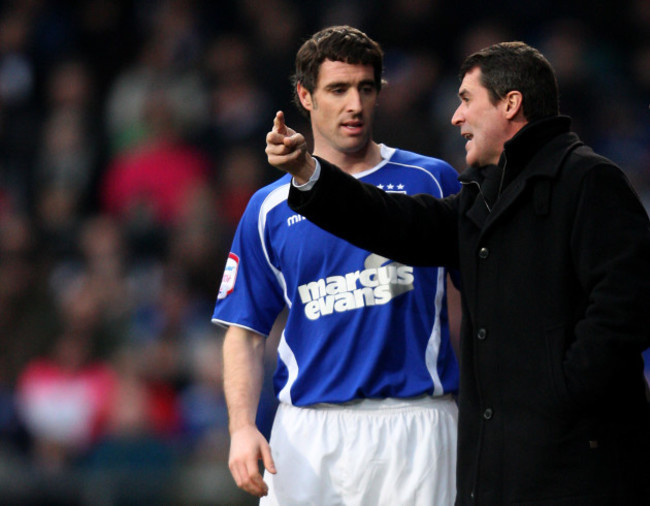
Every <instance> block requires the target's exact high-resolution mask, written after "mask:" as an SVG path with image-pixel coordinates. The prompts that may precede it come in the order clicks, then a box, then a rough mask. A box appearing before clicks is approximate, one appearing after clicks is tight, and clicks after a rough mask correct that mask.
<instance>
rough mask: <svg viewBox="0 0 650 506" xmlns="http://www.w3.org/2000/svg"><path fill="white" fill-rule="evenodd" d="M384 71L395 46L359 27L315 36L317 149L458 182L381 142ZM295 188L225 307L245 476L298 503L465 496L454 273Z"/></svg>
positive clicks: (257, 233)
mask: <svg viewBox="0 0 650 506" xmlns="http://www.w3.org/2000/svg"><path fill="white" fill-rule="evenodd" d="M382 73H383V52H382V50H381V48H380V46H379V45H378V44H377V43H376V42H375V41H373V40H372V39H370V38H369V37H368V36H367V35H366V34H364V33H363V32H361V31H359V30H357V29H354V28H351V27H348V26H336V27H331V28H327V29H325V30H322V31H320V32H318V33H316V34H315V35H313V36H312V37H311V38H310V39H309V40H307V41H306V42H305V43H304V44H303V45H302V47H301V48H300V50H299V51H298V54H297V57H296V73H295V76H294V90H295V96H294V98H295V102H296V104H297V105H298V107H299V108H300V109H301V110H302V111H303V112H304V113H305V114H306V115H307V117H308V118H309V120H310V122H311V128H312V133H313V144H314V146H313V147H314V153H315V154H317V155H319V156H321V157H322V158H324V159H327V160H329V161H331V162H332V163H335V164H336V165H338V166H339V167H341V168H342V169H343V170H345V171H346V172H348V173H349V174H352V175H353V176H354V177H356V178H358V179H360V180H362V181H364V182H367V183H370V184H373V185H375V186H377V187H378V188H381V189H382V190H384V191H387V192H399V193H404V194H417V193H427V194H431V195H434V196H436V197H444V196H446V195H450V194H453V193H455V192H457V191H458V189H459V183H458V181H457V173H456V171H455V170H454V169H453V168H452V167H451V166H450V165H449V164H448V163H446V162H444V161H442V160H438V159H434V158H430V157H426V156H422V155H419V154H416V153H412V152H408V151H404V150H401V149H395V148H391V147H388V146H386V145H383V144H378V143H377V142H375V141H374V140H373V138H372V126H373V119H374V114H375V108H376V105H377V97H378V95H379V92H380V90H381V87H382V84H383V83H382ZM281 118H282V114H281V113H278V118H276V125H280V124H281V123H282V120H281ZM278 128H280V127H278ZM290 183H291V177H290V175H285V176H284V177H282V178H281V179H279V180H278V181H276V182H275V183H273V184H271V185H269V186H267V187H265V188H262V189H261V190H259V191H258V192H257V193H256V194H255V195H254V196H253V197H252V198H251V200H250V202H249V204H248V206H247V209H246V211H245V213H244V215H243V216H242V218H241V221H240V223H239V226H238V228H237V232H236V234H235V238H234V241H233V244H232V248H231V251H230V255H229V257H228V261H227V264H226V267H225V271H224V276H223V280H222V283H221V288H220V290H219V295H218V298H217V303H216V306H215V311H214V315H213V321H214V322H215V323H218V324H222V325H226V326H228V330H227V332H226V337H225V341H224V388H225V392H226V399H227V403H228V411H229V417H230V435H231V447H230V457H229V467H230V470H231V472H232V475H233V477H234V479H235V481H236V483H237V485H238V486H239V487H240V488H242V489H243V490H245V491H247V492H249V493H251V494H253V495H255V496H259V497H262V500H261V503H262V504H281V505H283V506H286V505H291V504H296V505H304V504H322V505H329V504H364V505H365V504H373V505H391V506H392V505H398V504H408V505H436V506H444V505H451V504H453V502H454V498H455V465H456V425H457V408H456V404H455V402H454V400H453V398H452V395H453V394H454V393H455V392H456V391H457V389H458V366H457V362H456V358H455V355H454V352H453V349H452V346H451V343H450V339H449V325H448V318H447V308H446V292H445V288H446V286H445V285H446V279H447V273H446V271H445V270H444V269H443V268H437V267H426V268H422V267H412V266H410V265H405V264H401V263H398V262H394V261H392V260H390V259H388V258H385V257H382V256H380V255H377V254H375V253H373V252H371V251H366V250H363V249H360V248H357V247H354V246H352V245H351V244H349V243H348V242H345V241H342V240H340V239H338V238H336V237H334V236H333V235H330V234H329V233H327V232H325V231H323V230H322V229H320V228H318V227H316V226H314V225H313V224H312V223H310V222H309V221H307V220H304V219H303V218H302V217H301V216H300V215H298V214H296V213H295V212H293V211H291V209H290V208H289V207H288V205H287V196H288V193H289V185H290ZM332 205H336V203H335V202H333V203H332ZM393 232H394V231H391V230H390V229H387V230H386V234H391V233H393ZM285 306H286V307H288V308H289V311H288V316H287V322H286V326H285V328H284V331H283V333H282V336H281V339H280V343H279V346H278V362H277V369H276V371H275V374H274V389H275V393H276V395H277V398H278V400H279V407H278V411H277V413H276V417H275V420H274V423H273V428H272V431H271V437H270V442H267V441H266V439H265V438H264V436H263V435H262V434H261V433H260V431H259V430H258V428H257V427H256V425H255V414H256V409H257V404H258V402H259V397H260V390H261V386H262V378H263V353H264V346H265V338H266V336H268V334H269V332H270V330H271V327H272V325H273V323H274V321H275V320H276V318H277V316H278V314H279V313H280V312H281V311H282V310H283V308H284V307H285ZM259 460H262V461H263V463H264V467H265V468H266V472H265V475H264V478H263V477H262V475H261V474H260V472H259V468H258V463H259Z"/></svg>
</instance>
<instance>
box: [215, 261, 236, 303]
mask: <svg viewBox="0 0 650 506" xmlns="http://www.w3.org/2000/svg"><path fill="white" fill-rule="evenodd" d="M238 270H239V257H238V256H237V255H235V254H234V253H229V254H228V260H226V267H225V268H224V270H223V277H222V278H221V286H220V287H219V295H217V299H225V298H226V297H227V296H228V295H230V294H231V293H232V291H233V290H234V289H235V280H236V279H237V271H238Z"/></svg>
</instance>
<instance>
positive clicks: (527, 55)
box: [459, 41, 560, 122]
mask: <svg viewBox="0 0 650 506" xmlns="http://www.w3.org/2000/svg"><path fill="white" fill-rule="evenodd" d="M476 67H478V68H479V69H480V70H481V84H482V85H483V86H484V87H485V88H487V90H488V93H489V96H490V100H491V102H492V103H493V104H494V103H496V102H498V101H499V100H500V99H502V98H504V97H505V96H506V94H507V93H508V92H510V91H513V90H516V91H519V92H521V94H522V96H523V111H524V117H525V118H526V119H527V120H528V121H529V122H530V121H535V120H538V119H541V118H546V117H548V116H557V115H558V114H559V112H560V106H559V92H558V84H557V77H556V75H555V70H553V67H552V66H551V64H550V63H549V62H548V60H547V59H546V58H545V57H544V55H542V53H540V52H539V51H538V50H537V49H535V48H533V47H531V46H529V45H527V44H525V43H523V42H519V41H515V42H500V43H498V44H494V45H492V46H489V47H486V48H484V49H481V50H480V51H477V52H476V53H473V54H471V55H470V56H468V57H467V58H466V59H465V61H464V62H463V64H462V65H461V67H460V72H459V77H460V79H461V81H462V79H463V78H464V77H465V74H467V72H469V71H470V70H472V69H474V68H476Z"/></svg>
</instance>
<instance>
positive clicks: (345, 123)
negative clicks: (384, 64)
mask: <svg viewBox="0 0 650 506" xmlns="http://www.w3.org/2000/svg"><path fill="white" fill-rule="evenodd" d="M377 95H378V90H377V86H376V85H375V76H374V71H373V68H372V65H361V64H350V63H343V62H340V61H331V60H325V61H324V62H323V63H322V64H321V66H320V70H319V72H318V82H317V83H316V88H315V89H314V92H313V93H311V94H310V93H309V92H308V91H307V90H305V89H304V88H299V96H300V98H301V101H302V104H303V106H304V107H305V108H306V109H307V110H308V111H309V113H310V117H311V126H312V130H313V134H314V151H317V152H318V153H319V154H320V155H322V156H324V157H325V158H327V152H328V151H330V150H334V151H337V152H339V153H357V152H359V151H361V150H363V149H364V148H365V147H366V146H367V145H368V143H369V142H370V139H371V136H372V122H373V119H374V114H375V106H376V104H377Z"/></svg>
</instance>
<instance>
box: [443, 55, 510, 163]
mask: <svg viewBox="0 0 650 506" xmlns="http://www.w3.org/2000/svg"><path fill="white" fill-rule="evenodd" d="M458 96H459V98H460V105H459V106H458V109H456V112H455V113H454V115H453V116H452V118H451V123H452V124H453V125H455V126H457V127H460V134H461V135H462V136H463V137H465V139H467V143H466V144H465V151H466V154H465V161H466V162H467V165H468V166H470V167H482V166H484V165H490V164H496V163H497V162H498V161H499V157H500V156H501V152H502V151H503V144H504V142H505V141H507V140H508V139H509V138H510V137H511V134H509V131H508V121H507V119H506V116H505V114H504V113H505V101H503V100H500V101H499V102H497V103H496V104H492V102H490V97H489V95H488V90H487V88H485V87H484V86H483V85H482V84H481V70H480V69H479V68H478V67H475V68H473V69H472V70H470V71H469V72H467V74H465V77H463V82H462V83H461V85H460V88H459V90H458Z"/></svg>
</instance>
